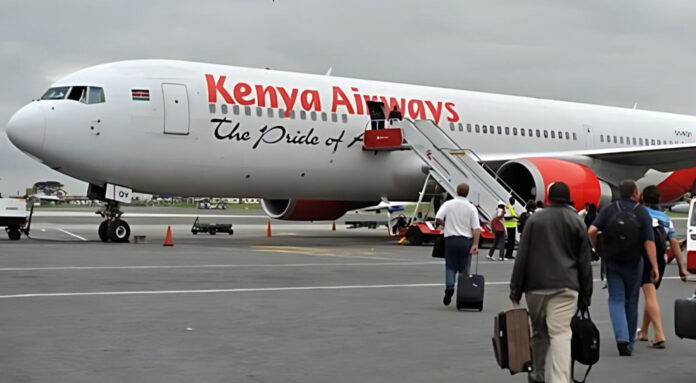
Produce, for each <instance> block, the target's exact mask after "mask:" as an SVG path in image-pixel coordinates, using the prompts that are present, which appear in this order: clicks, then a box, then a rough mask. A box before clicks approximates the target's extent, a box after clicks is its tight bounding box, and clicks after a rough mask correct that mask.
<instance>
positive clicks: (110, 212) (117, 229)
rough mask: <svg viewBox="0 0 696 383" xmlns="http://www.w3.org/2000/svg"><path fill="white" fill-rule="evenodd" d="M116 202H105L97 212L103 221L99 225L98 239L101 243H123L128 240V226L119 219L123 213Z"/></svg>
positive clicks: (129, 231)
mask: <svg viewBox="0 0 696 383" xmlns="http://www.w3.org/2000/svg"><path fill="white" fill-rule="evenodd" d="M119 205H120V204H119V203H118V202H116V201H107V202H106V205H104V206H103V207H102V209H101V211H100V212H99V214H101V216H102V217H104V218H105V220H104V221H102V223H101V224H100V225H99V239H101V241H102V242H115V243H125V242H128V239H129V238H130V233H131V230H130V226H129V225H128V223H127V222H126V221H124V220H122V219H121V215H123V212H122V211H121V209H119Z"/></svg>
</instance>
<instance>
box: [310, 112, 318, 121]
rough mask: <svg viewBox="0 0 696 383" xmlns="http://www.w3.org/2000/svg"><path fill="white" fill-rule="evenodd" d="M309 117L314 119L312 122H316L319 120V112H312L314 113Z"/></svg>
mask: <svg viewBox="0 0 696 383" xmlns="http://www.w3.org/2000/svg"><path fill="white" fill-rule="evenodd" d="M309 115H310V116H311V117H312V121H316V120H317V112H312V113H310V114H309Z"/></svg>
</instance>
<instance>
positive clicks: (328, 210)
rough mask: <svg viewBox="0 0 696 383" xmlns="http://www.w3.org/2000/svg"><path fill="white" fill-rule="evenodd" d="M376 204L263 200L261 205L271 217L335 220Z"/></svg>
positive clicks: (300, 219)
mask: <svg viewBox="0 0 696 383" xmlns="http://www.w3.org/2000/svg"><path fill="white" fill-rule="evenodd" d="M376 204H377V203H376V202H363V201H313V200H294V199H264V200H261V207H262V208H263V211H264V212H266V214H267V215H268V216H269V217H271V218H275V219H283V220H287V221H333V220H335V219H338V218H340V217H341V216H343V215H344V214H346V212H347V211H348V210H353V209H360V208H363V207H367V206H372V205H376Z"/></svg>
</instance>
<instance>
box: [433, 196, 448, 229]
mask: <svg viewBox="0 0 696 383" xmlns="http://www.w3.org/2000/svg"><path fill="white" fill-rule="evenodd" d="M446 217H447V203H446V202H445V203H443V204H442V206H440V209H439V210H438V211H437V213H436V214H435V228H436V229H437V228H438V227H443V228H444V227H445V220H446V219H447V218H446Z"/></svg>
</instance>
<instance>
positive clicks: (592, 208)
mask: <svg viewBox="0 0 696 383" xmlns="http://www.w3.org/2000/svg"><path fill="white" fill-rule="evenodd" d="M587 211H589V212H590V213H595V212H597V205H595V204H594V203H593V202H592V203H588V204H587Z"/></svg>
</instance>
